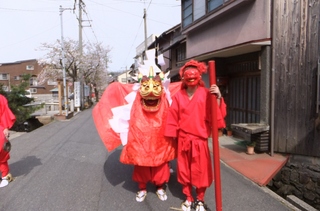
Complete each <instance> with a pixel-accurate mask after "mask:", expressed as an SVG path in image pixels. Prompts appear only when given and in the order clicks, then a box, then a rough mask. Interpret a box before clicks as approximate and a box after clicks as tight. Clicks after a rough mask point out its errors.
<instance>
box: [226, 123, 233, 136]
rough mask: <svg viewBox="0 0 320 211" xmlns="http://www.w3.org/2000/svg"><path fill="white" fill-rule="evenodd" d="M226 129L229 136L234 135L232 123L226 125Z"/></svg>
mask: <svg viewBox="0 0 320 211" xmlns="http://www.w3.org/2000/svg"><path fill="white" fill-rule="evenodd" d="M226 130H227V136H232V129H231V126H230V125H228V126H227V127H226Z"/></svg>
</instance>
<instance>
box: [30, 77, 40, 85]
mask: <svg viewBox="0 0 320 211" xmlns="http://www.w3.org/2000/svg"><path fill="white" fill-rule="evenodd" d="M29 85H30V86H37V85H38V81H37V77H31V78H30V79H29Z"/></svg>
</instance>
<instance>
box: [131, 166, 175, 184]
mask: <svg viewBox="0 0 320 211" xmlns="http://www.w3.org/2000/svg"><path fill="white" fill-rule="evenodd" d="M169 178H170V167H169V163H164V164H162V165H160V166H156V167H149V166H134V170H133V175H132V179H133V181H135V182H137V183H138V185H139V189H140V190H145V189H146V188H147V183H148V182H151V183H153V184H154V185H156V186H157V187H162V186H163V185H164V184H165V183H167V182H168V181H169Z"/></svg>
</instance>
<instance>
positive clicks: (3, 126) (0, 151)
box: [0, 95, 16, 188]
mask: <svg viewBox="0 0 320 211" xmlns="http://www.w3.org/2000/svg"><path fill="white" fill-rule="evenodd" d="M15 121H16V117H15V116H14V114H13V113H12V111H11V110H10V108H9V106H8V101H7V99H6V98H5V97H4V96H3V95H0V172H1V183H0V188H2V187H5V186H7V185H8V184H9V182H11V181H12V175H11V174H10V173H9V165H8V160H9V158H10V154H9V152H10V149H11V145H10V142H9V141H8V139H9V135H10V134H9V129H10V128H11V127H12V126H13V124H14V122H15Z"/></svg>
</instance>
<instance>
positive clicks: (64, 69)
mask: <svg viewBox="0 0 320 211" xmlns="http://www.w3.org/2000/svg"><path fill="white" fill-rule="evenodd" d="M64 10H71V9H64V8H62V6H61V5H60V20H61V55H62V58H61V62H62V72H63V95H64V109H65V115H66V118H67V117H68V101H67V90H66V86H67V83H66V68H65V63H64V57H65V56H64V40H63V20H62V13H63V11H64ZM59 100H61V99H59Z"/></svg>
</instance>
